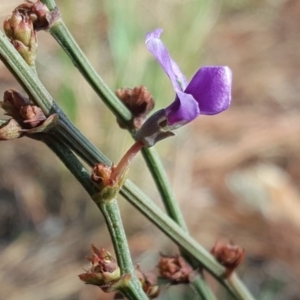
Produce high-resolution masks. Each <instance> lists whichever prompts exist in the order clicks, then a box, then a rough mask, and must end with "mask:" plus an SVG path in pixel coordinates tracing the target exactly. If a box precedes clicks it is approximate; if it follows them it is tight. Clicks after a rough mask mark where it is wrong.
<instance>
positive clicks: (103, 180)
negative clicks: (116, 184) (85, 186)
mask: <svg viewBox="0 0 300 300" xmlns="http://www.w3.org/2000/svg"><path fill="white" fill-rule="evenodd" d="M111 173H112V168H111V167H108V166H107V165H105V164H102V163H99V164H95V166H94V168H93V172H92V176H91V178H92V180H93V182H95V183H96V184H97V185H99V186H102V187H105V186H110V185H112V184H113V182H112V180H111Z"/></svg>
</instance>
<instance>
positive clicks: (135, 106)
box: [116, 86, 154, 129]
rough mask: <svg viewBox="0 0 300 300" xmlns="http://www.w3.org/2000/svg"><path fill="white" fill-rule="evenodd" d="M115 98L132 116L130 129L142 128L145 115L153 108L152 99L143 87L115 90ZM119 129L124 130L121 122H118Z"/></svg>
mask: <svg viewBox="0 0 300 300" xmlns="http://www.w3.org/2000/svg"><path fill="white" fill-rule="evenodd" d="M116 96H117V97H118V98H119V99H120V100H121V101H122V102H123V103H124V105H125V106H126V107H127V108H128V109H129V110H130V112H131V113H132V115H133V118H132V120H131V122H132V124H131V126H132V128H134V129H138V128H140V127H141V126H142V124H143V122H144V120H145V118H146V115H147V114H148V113H149V112H150V111H151V110H152V109H153V107H154V99H153V97H152V95H151V93H150V92H149V91H148V90H147V88H146V87H145V86H140V87H135V88H133V89H129V88H121V89H118V90H116ZM118 123H119V125H120V127H121V128H124V127H126V126H124V125H123V124H122V122H121V121H120V120H118Z"/></svg>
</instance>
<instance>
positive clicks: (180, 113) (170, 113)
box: [165, 92, 200, 129]
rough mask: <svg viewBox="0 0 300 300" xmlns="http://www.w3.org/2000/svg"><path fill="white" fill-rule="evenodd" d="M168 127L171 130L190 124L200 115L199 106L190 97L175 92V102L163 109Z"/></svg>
mask: <svg viewBox="0 0 300 300" xmlns="http://www.w3.org/2000/svg"><path fill="white" fill-rule="evenodd" d="M165 111H166V115H167V120H168V125H169V126H170V127H171V128H172V129H176V128H178V127H181V126H182V125H184V124H186V123H189V122H191V121H192V120H194V119H195V118H197V116H198V115H199V114H200V110H199V105H198V103H197V101H196V100H195V99H194V97H193V96H192V95H189V94H186V93H183V92H177V96H176V99H175V101H174V102H173V103H172V104H171V105H169V106H168V107H167V108H165Z"/></svg>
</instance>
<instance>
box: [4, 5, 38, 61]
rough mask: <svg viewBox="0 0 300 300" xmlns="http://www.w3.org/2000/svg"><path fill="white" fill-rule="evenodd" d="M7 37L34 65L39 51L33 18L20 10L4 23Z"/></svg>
mask: <svg viewBox="0 0 300 300" xmlns="http://www.w3.org/2000/svg"><path fill="white" fill-rule="evenodd" d="M3 28H4V31H5V34H6V35H7V37H8V38H9V39H10V40H11V43H12V44H13V46H14V47H15V49H16V50H17V51H18V52H19V53H20V55H21V56H22V57H23V59H24V60H25V61H26V63H27V64H28V65H29V66H34V64H35V58H36V53H37V45H38V43H37V36H36V31H35V30H34V28H33V22H32V20H31V19H30V18H29V17H28V16H27V15H24V14H22V13H20V12H19V11H18V10H14V11H13V13H12V15H11V16H10V17H9V18H7V19H6V20H5V21H4V23H3Z"/></svg>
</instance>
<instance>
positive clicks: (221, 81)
mask: <svg viewBox="0 0 300 300" xmlns="http://www.w3.org/2000/svg"><path fill="white" fill-rule="evenodd" d="M162 31H163V30H162V29H160V28H158V29H156V30H154V31H152V32H149V33H148V34H147V36H146V46H147V49H148V50H149V51H150V52H151V53H152V54H153V55H154V57H155V58H156V59H157V60H158V62H159V63H160V65H161V66H162V68H163V69H164V71H165V72H166V73H167V75H168V76H169V78H170V79H171V82H172V85H173V88H174V90H175V93H176V97H175V100H174V102H173V103H171V104H170V105H169V106H168V107H166V108H165V109H162V110H160V111H158V112H156V113H155V114H153V115H152V116H151V117H150V118H148V120H147V121H146V122H145V123H144V124H143V126H142V127H141V128H140V129H139V130H138V132H137V133H136V138H137V139H138V140H141V141H143V142H144V144H145V145H146V146H148V147H150V146H153V145H154V144H155V143H156V142H157V141H159V140H161V139H164V138H166V137H168V136H171V135H174V134H173V133H172V132H171V131H172V130H173V129H176V128H178V127H181V126H183V125H184V124H187V123H189V122H191V121H192V120H194V119H195V118H196V117H197V116H198V115H200V114H203V115H214V114H218V113H220V112H222V111H223V110H225V109H227V108H228V107H229V105H230V101H231V82H232V74H231V71H230V69H229V68H228V67H224V66H217V67H211V66H207V67H202V68H200V69H199V70H198V71H197V72H196V74H195V75H194V77H193V78H192V80H191V81H190V82H189V83H188V82H187V80H186V79H185V77H184V75H183V74H182V73H181V71H180V69H179V67H178V65H177V64H176V63H175V62H174V61H173V59H172V58H171V56H170V54H169V51H168V50H167V48H166V47H165V45H164V44H163V42H162V41H161V40H160V35H161V33H162Z"/></svg>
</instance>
